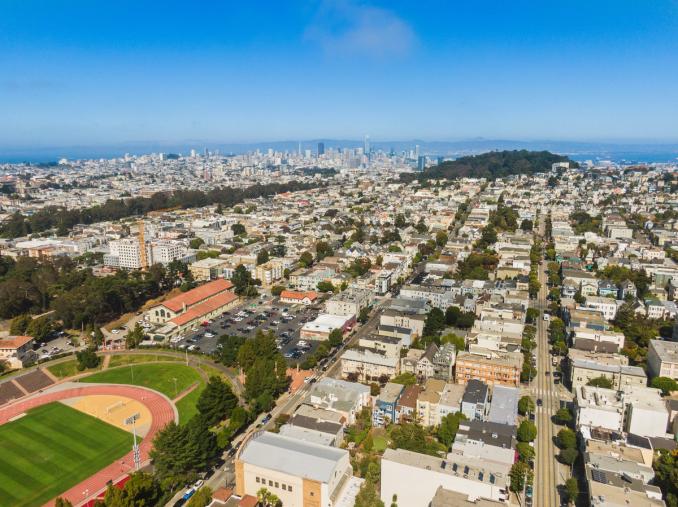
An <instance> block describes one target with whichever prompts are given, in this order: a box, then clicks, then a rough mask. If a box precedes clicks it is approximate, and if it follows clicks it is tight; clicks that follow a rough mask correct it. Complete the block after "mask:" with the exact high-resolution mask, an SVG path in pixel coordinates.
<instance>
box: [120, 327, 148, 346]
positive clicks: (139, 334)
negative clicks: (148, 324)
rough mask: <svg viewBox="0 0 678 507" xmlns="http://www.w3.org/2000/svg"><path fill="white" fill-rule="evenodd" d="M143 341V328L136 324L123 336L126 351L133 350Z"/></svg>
mask: <svg viewBox="0 0 678 507" xmlns="http://www.w3.org/2000/svg"><path fill="white" fill-rule="evenodd" d="M142 341H144V328H143V327H141V325H140V324H139V323H138V322H137V323H136V324H135V326H134V329H132V330H131V331H130V332H128V333H127V335H126V336H125V346H126V347H127V348H128V349H134V348H137V347H138V346H139V344H140V343H141V342H142Z"/></svg>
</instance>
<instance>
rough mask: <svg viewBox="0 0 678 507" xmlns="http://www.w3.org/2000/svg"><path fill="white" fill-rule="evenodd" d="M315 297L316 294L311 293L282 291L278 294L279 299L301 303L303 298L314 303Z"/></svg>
mask: <svg viewBox="0 0 678 507" xmlns="http://www.w3.org/2000/svg"><path fill="white" fill-rule="evenodd" d="M317 297H318V293H317V292H313V291H308V292H299V291H296V290H284V291H282V292H281V293H280V298H281V299H298V300H300V301H301V300H302V299H304V298H308V299H310V300H311V301H315V300H316V299H317Z"/></svg>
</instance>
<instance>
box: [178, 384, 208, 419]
mask: <svg viewBox="0 0 678 507" xmlns="http://www.w3.org/2000/svg"><path fill="white" fill-rule="evenodd" d="M204 390H205V383H204V382H203V381H200V385H199V386H198V387H196V388H195V389H193V391H191V392H190V393H188V394H187V395H186V396H184V397H183V398H181V399H180V400H179V401H178V402H177V404H176V405H177V410H178V411H179V424H186V423H187V422H188V421H190V420H191V418H192V417H193V416H194V415H195V414H197V413H198V409H197V408H196V407H195V404H196V403H198V398H199V397H200V393H202V392H203V391H204Z"/></svg>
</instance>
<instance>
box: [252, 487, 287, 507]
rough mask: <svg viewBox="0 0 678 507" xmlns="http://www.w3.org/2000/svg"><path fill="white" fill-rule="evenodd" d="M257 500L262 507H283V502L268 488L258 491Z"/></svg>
mask: <svg viewBox="0 0 678 507" xmlns="http://www.w3.org/2000/svg"><path fill="white" fill-rule="evenodd" d="M257 500H258V501H259V505H261V507H281V506H282V502H281V501H280V499H279V498H278V497H277V495H275V494H273V493H271V492H270V491H269V490H268V489H266V488H261V489H259V491H257Z"/></svg>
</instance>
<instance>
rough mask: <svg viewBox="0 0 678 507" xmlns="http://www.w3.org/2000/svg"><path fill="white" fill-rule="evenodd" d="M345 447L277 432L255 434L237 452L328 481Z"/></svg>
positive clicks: (268, 465) (261, 464) (243, 458)
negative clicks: (317, 442)
mask: <svg viewBox="0 0 678 507" xmlns="http://www.w3.org/2000/svg"><path fill="white" fill-rule="evenodd" d="M347 456H348V451H346V450H344V449H337V448H336V447H329V446H326V445H320V444H315V443H310V442H306V441H303V440H297V439H296V438H290V437H286V436H283V435H279V434H276V433H269V432H265V431H264V432H261V433H260V434H258V435H254V436H253V437H252V438H251V439H250V440H249V441H248V442H247V443H246V444H245V448H244V449H243V450H242V452H241V453H240V460H241V461H243V462H245V463H247V464H251V465H256V466H259V467H262V468H267V469H270V470H276V471H278V472H281V473H285V474H289V475H293V476H296V477H302V478H307V479H312V480H315V481H318V482H323V483H329V482H330V480H331V479H332V478H333V476H334V471H335V469H336V468H337V466H338V465H339V462H340V461H341V460H342V459H344V458H347Z"/></svg>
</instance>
